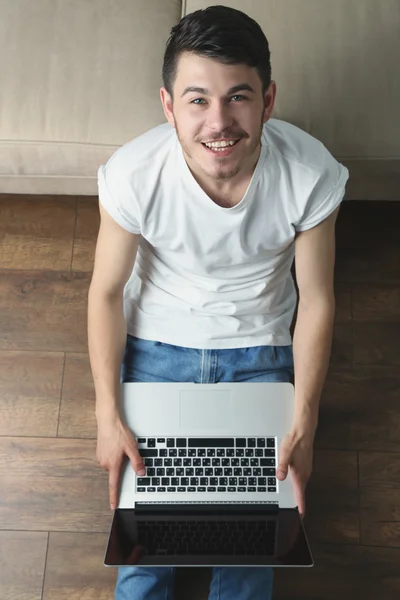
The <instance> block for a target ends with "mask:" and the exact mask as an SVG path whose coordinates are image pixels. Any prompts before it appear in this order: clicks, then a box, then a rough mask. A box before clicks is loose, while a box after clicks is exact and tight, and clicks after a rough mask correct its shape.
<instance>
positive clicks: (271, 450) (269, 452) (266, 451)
mask: <svg viewBox="0 0 400 600" xmlns="http://www.w3.org/2000/svg"><path fill="white" fill-rule="evenodd" d="M264 456H275V448H264Z"/></svg>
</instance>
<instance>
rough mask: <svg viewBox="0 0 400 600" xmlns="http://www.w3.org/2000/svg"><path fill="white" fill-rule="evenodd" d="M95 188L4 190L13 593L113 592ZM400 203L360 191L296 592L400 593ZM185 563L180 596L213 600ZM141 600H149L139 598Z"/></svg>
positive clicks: (348, 239)
mask: <svg viewBox="0 0 400 600" xmlns="http://www.w3.org/2000/svg"><path fill="white" fill-rule="evenodd" d="M98 227H99V214H98V206H97V202H96V199H95V198H73V197H49V196H7V195H3V196H0V256H1V263H0V268H1V271H0V277H1V278H0V282H1V283H0V286H1V287H0V332H1V336H0V485H1V487H0V600H9V599H10V600H40V599H43V600H67V599H71V600H92V599H93V600H95V599H96V600H106V599H107V600H108V599H112V598H113V591H114V585H115V578H116V569H110V568H105V567H103V558H104V550H105V544H106V540H107V532H108V529H109V526H110V520H111V512H110V510H109V503H108V475H107V473H106V472H105V471H103V470H102V469H101V467H100V466H99V465H98V463H97V460H96V456H95V451H96V421H95V414H94V402H95V397H94V388H93V382H92V377H91V372H90V366H89V359H88V350H87V325H86V324H87V292H88V287H89V283H90V280H91V274H92V269H93V257H94V249H95V242H96V237H97V232H98ZM399 231H400V202H392V203H390V202H361V201H359V202H349V201H346V202H344V204H343V205H342V209H341V212H340V214H339V218H338V225H337V260H336V300H337V311H336V324H335V335H334V344H333V352H332V360H331V365H330V370H329V375H328V378H327V382H326V386H325V390H324V393H323V397H322V401H321V409H320V423H319V429H318V433H317V437H316V443H315V461H314V472H313V475H312V479H311V481H310V484H309V487H308V491H307V516H306V519H305V525H306V529H307V531H308V533H309V538H310V543H311V546H312V549H313V553H314V559H315V566H314V567H313V568H312V569H285V570H277V571H276V585H275V593H274V598H279V599H280V600H284V599H285V600H289V599H290V600H295V599H302V600H306V599H307V600H309V599H314V600H315V599H318V600H338V599H340V600H354V599H355V598H360V599H362V600H381V599H382V600H392V599H393V600H394V599H395V598H397V599H398V598H399V597H400V343H399V340H400V236H399ZM209 578H210V571H209V570H208V569H180V570H179V571H178V574H177V581H176V598H179V599H180V600H184V599H185V600H186V599H187V600H200V599H201V600H203V599H206V598H207V593H208V584H209ZM132 600H133V599H132Z"/></svg>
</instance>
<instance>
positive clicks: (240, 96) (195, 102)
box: [190, 94, 247, 106]
mask: <svg viewBox="0 0 400 600" xmlns="http://www.w3.org/2000/svg"><path fill="white" fill-rule="evenodd" d="M232 98H240V99H241V100H247V98H246V96H242V95H241V94H235V95H234V96H231V100H232ZM198 100H201V104H202V103H203V101H204V98H195V99H194V100H191V101H190V104H197V105H198V106H200V104H199V103H198V102H197V101H198Z"/></svg>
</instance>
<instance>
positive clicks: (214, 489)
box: [207, 487, 217, 492]
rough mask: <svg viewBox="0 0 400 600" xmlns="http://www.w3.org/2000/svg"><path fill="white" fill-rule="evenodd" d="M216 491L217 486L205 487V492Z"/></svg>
mask: <svg viewBox="0 0 400 600" xmlns="http://www.w3.org/2000/svg"><path fill="white" fill-rule="evenodd" d="M216 491H217V488H215V487H208V488H207V492H216Z"/></svg>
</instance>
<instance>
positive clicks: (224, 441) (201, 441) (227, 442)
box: [189, 438, 235, 448]
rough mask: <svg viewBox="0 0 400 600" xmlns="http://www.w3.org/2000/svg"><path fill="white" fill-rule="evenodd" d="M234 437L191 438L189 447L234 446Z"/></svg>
mask: <svg viewBox="0 0 400 600" xmlns="http://www.w3.org/2000/svg"><path fill="white" fill-rule="evenodd" d="M234 446H235V440H234V438H191V439H189V447H191V448H234Z"/></svg>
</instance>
